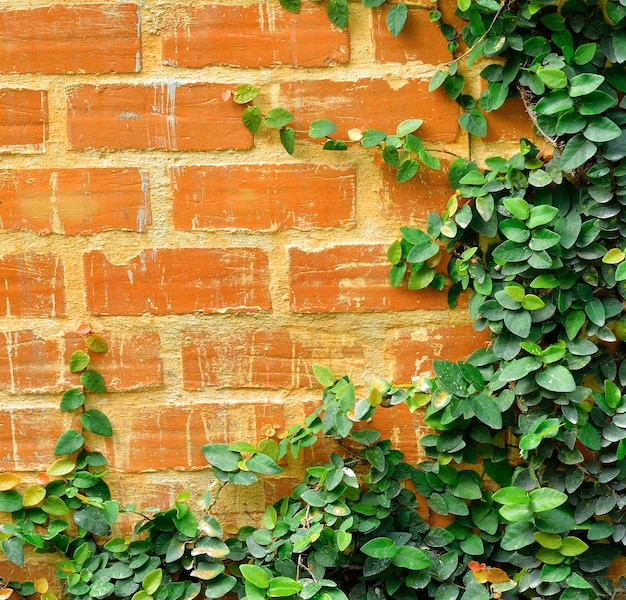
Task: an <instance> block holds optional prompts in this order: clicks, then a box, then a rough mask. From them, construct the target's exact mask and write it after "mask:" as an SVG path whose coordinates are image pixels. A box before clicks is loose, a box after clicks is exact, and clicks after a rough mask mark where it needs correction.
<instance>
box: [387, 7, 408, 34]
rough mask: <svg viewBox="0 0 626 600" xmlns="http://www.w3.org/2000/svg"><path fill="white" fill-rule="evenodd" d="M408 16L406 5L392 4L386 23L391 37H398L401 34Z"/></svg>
mask: <svg viewBox="0 0 626 600" xmlns="http://www.w3.org/2000/svg"><path fill="white" fill-rule="evenodd" d="M408 15H409V9H408V7H407V6H406V4H401V3H400V4H392V5H391V6H390V7H389V10H388V12H387V18H386V19H385V22H386V24H387V29H388V30H389V33H390V34H391V35H393V36H394V37H396V36H398V35H399V34H400V32H401V31H402V29H404V25H405V23H406V19H407V17H408Z"/></svg>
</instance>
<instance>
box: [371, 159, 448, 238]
mask: <svg viewBox="0 0 626 600" xmlns="http://www.w3.org/2000/svg"><path fill="white" fill-rule="evenodd" d="M442 166H443V169H442V170H441V171H434V170H433V169H428V168H427V167H425V166H424V165H421V166H420V170H419V171H418V173H417V175H416V176H415V177H413V178H412V179H409V181H405V182H404V183H398V182H397V181H396V171H395V169H391V168H389V167H387V166H386V165H385V166H384V167H382V168H381V171H382V176H383V183H382V186H381V193H380V199H381V210H382V214H383V215H384V216H385V217H386V218H387V219H390V220H393V221H398V222H400V223H402V225H407V224H411V225H414V224H417V223H421V224H423V223H425V222H426V218H427V217H428V214H429V213H430V212H436V213H439V214H441V213H442V212H443V211H444V210H445V208H446V203H447V202H448V199H449V198H450V196H451V195H452V193H453V190H452V188H451V187H450V183H449V182H448V174H447V166H448V165H447V164H443V165H442Z"/></svg>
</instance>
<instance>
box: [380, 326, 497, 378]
mask: <svg viewBox="0 0 626 600" xmlns="http://www.w3.org/2000/svg"><path fill="white" fill-rule="evenodd" d="M489 338H490V336H489V331H488V330H487V331H476V330H475V329H474V327H473V326H472V325H450V326H438V327H428V328H426V327H422V328H417V329H410V330H406V329H397V330H395V331H394V332H393V337H392V338H391V339H390V340H389V341H388V342H387V345H386V348H385V352H386V353H387V354H388V355H389V357H390V359H391V363H392V364H393V365H394V374H393V381H394V383H409V382H410V381H411V377H412V376H413V375H419V374H421V373H426V372H428V371H431V372H432V361H433V360H434V359H440V360H452V361H457V360H465V359H466V358H467V357H468V356H469V355H470V354H471V353H472V352H473V351H474V350H477V349H478V348H483V347H484V346H485V345H486V344H487V342H488V341H489Z"/></svg>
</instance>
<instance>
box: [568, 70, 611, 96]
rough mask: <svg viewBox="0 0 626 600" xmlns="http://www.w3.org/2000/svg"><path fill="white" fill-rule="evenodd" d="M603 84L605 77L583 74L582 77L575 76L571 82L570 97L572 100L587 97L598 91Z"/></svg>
mask: <svg viewBox="0 0 626 600" xmlns="http://www.w3.org/2000/svg"><path fill="white" fill-rule="evenodd" d="M603 82H604V77H603V76H602V75H597V74H595V73H581V74H580V75H575V76H574V77H572V78H571V79H570V82H569V84H570V87H569V95H570V96H571V97H572V98H576V97H578V96H586V95H587V94H590V93H591V92H593V91H594V90H596V89H598V88H599V87H600V86H601V85H602V83H603Z"/></svg>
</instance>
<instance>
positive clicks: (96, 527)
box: [74, 504, 111, 535]
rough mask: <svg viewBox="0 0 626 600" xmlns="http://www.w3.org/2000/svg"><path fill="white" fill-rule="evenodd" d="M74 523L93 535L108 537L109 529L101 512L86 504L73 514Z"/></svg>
mask: <svg viewBox="0 0 626 600" xmlns="http://www.w3.org/2000/svg"><path fill="white" fill-rule="evenodd" d="M74 522H75V523H76V525H78V526H79V527H82V528H83V529H86V530H87V531H88V532H89V533H93V534H94V535H109V534H110V533H111V527H110V525H109V524H108V523H107V522H106V520H105V519H104V515H103V514H102V510H101V509H99V508H97V507H96V506H93V505H92V504H87V505H86V506H83V507H82V508H80V509H78V510H77V511H76V512H75V513H74Z"/></svg>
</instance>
